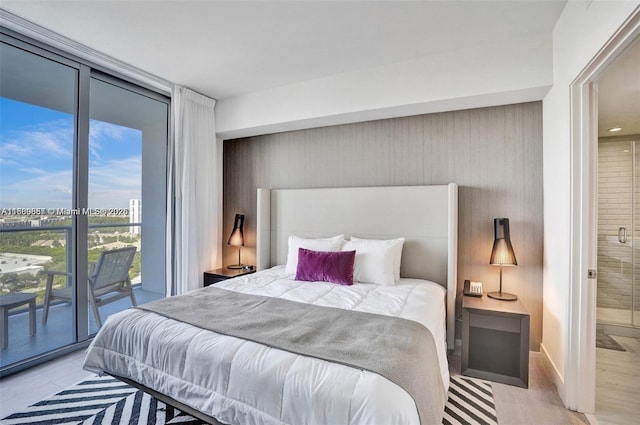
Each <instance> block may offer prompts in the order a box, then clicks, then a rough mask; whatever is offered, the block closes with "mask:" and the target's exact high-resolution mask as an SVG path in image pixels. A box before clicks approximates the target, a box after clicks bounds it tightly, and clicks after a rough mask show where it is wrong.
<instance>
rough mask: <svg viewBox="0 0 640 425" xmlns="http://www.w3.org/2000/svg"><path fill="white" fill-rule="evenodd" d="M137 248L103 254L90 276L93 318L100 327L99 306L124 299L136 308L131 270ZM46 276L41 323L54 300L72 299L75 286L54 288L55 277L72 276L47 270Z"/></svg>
mask: <svg viewBox="0 0 640 425" xmlns="http://www.w3.org/2000/svg"><path fill="white" fill-rule="evenodd" d="M136 249H137V248H136V247H135V246H128V247H125V248H119V249H113V250H110V251H103V252H102V253H101V254H100V258H98V262H97V263H96V264H95V266H94V267H93V270H92V272H91V274H90V275H89V282H88V289H89V290H88V298H89V304H90V305H91V309H92V310H93V315H94V316H95V318H96V323H97V324H98V327H102V319H101V318H100V312H99V311H98V307H100V306H103V305H105V304H109V303H111V302H113V301H116V300H119V299H121V298H126V297H130V298H131V304H132V305H133V306H134V307H135V306H136V305H137V303H136V297H135V296H134V295H133V289H132V288H131V280H130V279H129V269H130V268H131V263H133V257H134V256H135V254H136ZM45 273H46V274H47V287H46V292H45V295H44V309H43V312H42V324H43V325H44V324H45V323H47V318H48V316H49V305H50V303H51V301H52V300H54V299H60V300H64V301H67V302H71V301H72V300H73V287H72V286H67V287H65V288H61V289H57V288H54V287H53V277H54V276H70V275H71V274H70V273H65V272H57V271H49V270H45Z"/></svg>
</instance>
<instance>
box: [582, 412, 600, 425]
mask: <svg viewBox="0 0 640 425" xmlns="http://www.w3.org/2000/svg"><path fill="white" fill-rule="evenodd" d="M583 414H584V416H585V418H587V421H588V422H589V425H598V419H596V417H595V416H594V415H593V414H591V413H583Z"/></svg>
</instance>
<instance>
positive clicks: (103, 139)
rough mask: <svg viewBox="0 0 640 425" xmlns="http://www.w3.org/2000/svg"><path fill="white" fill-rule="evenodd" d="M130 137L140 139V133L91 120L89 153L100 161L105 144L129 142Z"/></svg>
mask: <svg viewBox="0 0 640 425" xmlns="http://www.w3.org/2000/svg"><path fill="white" fill-rule="evenodd" d="M132 137H135V138H141V136H140V131H139V130H135V129H131V128H128V127H123V126H121V125H116V124H111V123H107V122H103V121H97V120H91V123H90V125H89V153H90V154H91V155H92V156H93V157H94V158H95V159H98V160H100V159H102V156H101V152H102V150H103V148H104V144H105V143H107V144H113V143H114V142H116V143H117V142H123V141H126V142H129V141H130V140H131V138H132Z"/></svg>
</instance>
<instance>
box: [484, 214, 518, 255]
mask: <svg viewBox="0 0 640 425" xmlns="http://www.w3.org/2000/svg"><path fill="white" fill-rule="evenodd" d="M493 233H494V241H493V249H492V250H491V259H490V260H489V264H494V265H496V266H517V265H518V261H517V260H516V254H515V253H514V252H513V246H511V239H510V238H509V219H508V218H494V219H493Z"/></svg>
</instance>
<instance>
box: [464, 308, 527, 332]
mask: <svg viewBox="0 0 640 425" xmlns="http://www.w3.org/2000/svg"><path fill="white" fill-rule="evenodd" d="M469 323H470V325H469V326H473V327H474V328H486V329H495V330H499V331H504V332H515V333H520V328H521V326H520V319H519V318H511V317H499V316H487V315H486V314H476V313H469Z"/></svg>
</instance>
